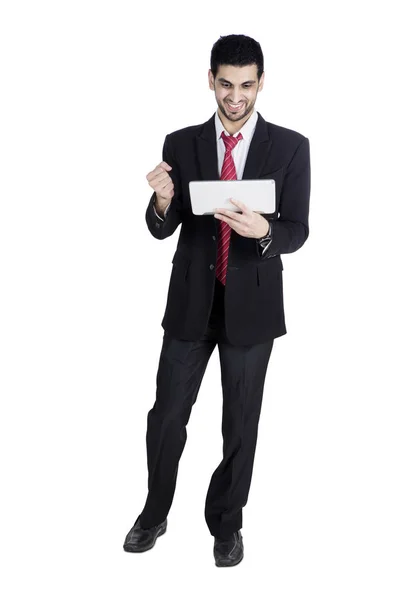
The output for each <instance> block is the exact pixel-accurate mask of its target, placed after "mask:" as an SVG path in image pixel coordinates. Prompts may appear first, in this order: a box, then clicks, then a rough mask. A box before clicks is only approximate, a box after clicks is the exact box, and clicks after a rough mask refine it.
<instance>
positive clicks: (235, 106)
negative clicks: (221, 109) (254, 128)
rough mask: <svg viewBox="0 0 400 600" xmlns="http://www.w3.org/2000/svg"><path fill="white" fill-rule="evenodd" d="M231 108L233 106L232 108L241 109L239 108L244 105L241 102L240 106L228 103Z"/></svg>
mask: <svg viewBox="0 0 400 600" xmlns="http://www.w3.org/2000/svg"><path fill="white" fill-rule="evenodd" d="M228 104H229V106H232V108H239V106H242V103H241V102H240V104H231V103H230V102H228Z"/></svg>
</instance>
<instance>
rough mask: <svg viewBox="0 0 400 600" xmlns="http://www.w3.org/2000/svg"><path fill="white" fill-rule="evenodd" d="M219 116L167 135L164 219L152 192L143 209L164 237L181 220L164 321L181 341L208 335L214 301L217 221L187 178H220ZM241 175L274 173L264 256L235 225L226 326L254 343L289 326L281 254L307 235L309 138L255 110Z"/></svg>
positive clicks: (230, 334)
mask: <svg viewBox="0 0 400 600" xmlns="http://www.w3.org/2000/svg"><path fill="white" fill-rule="evenodd" d="M257 112H258V111H257ZM214 119H215V114H213V116H212V117H211V118H210V119H209V120H208V121H206V122H205V123H203V124H201V125H194V126H190V127H185V128H183V129H179V130H178V131H174V132H172V133H170V134H168V135H167V136H166V137H165V141H164V146H163V152H162V157H163V160H165V161H166V162H167V163H168V164H169V165H171V167H172V169H171V171H168V173H169V175H170V177H171V179H172V181H173V183H174V196H173V198H172V201H171V206H170V207H169V210H168V212H167V215H166V218H165V220H164V221H161V220H160V219H158V217H157V215H156V214H155V213H154V208H153V204H154V201H155V197H156V193H155V192H154V193H153V194H152V196H151V198H150V201H149V204H148V206H147V209H146V223H147V226H148V228H149V231H150V233H151V234H152V235H153V236H154V237H155V238H157V239H159V240H162V239H164V238H166V237H168V236H170V235H172V234H173V233H174V231H175V230H176V228H177V227H178V225H181V229H180V234H179V239H178V244H177V248H176V252H175V254H174V256H173V258H172V272H171V279H170V283H169V289H168V296H167V305H166V309H165V313H164V317H163V320H162V323H161V325H162V327H163V328H164V329H165V330H167V331H168V332H169V333H171V335H172V336H173V337H176V338H179V339H184V340H198V339H200V338H201V337H202V336H203V335H204V333H205V331H206V329H207V324H208V319H209V316H210V313H211V308H212V303H213V295H214V285H215V265H216V261H217V241H218V235H219V221H218V220H217V219H216V218H215V217H214V216H213V215H201V216H200V215H194V214H193V213H192V210H191V204H190V196H189V181H192V180H203V179H208V180H210V179H216V180H218V179H220V176H219V172H218V155H217V145H216V132H215V123H214ZM242 178H243V179H262V178H273V179H274V180H275V187H276V199H277V202H276V204H277V210H276V212H275V213H272V214H268V215H263V217H264V218H266V219H268V220H271V221H272V222H273V236H272V238H273V239H272V242H271V244H270V246H269V248H268V250H266V252H265V254H264V255H263V256H260V251H259V244H258V242H257V240H256V239H255V238H247V237H244V236H241V235H239V234H238V233H236V231H234V230H233V229H232V231H231V240H230V247H229V255H228V270H227V277H226V286H225V326H226V335H227V338H228V340H229V341H230V342H231V343H232V344H234V345H247V344H257V343H260V342H263V341H266V340H269V339H272V338H276V337H279V336H281V335H284V334H285V333H287V331H286V325H285V315H284V305H283V289H282V288H283V286H282V270H283V265H282V260H281V256H280V255H281V254H285V253H290V252H295V251H296V250H298V249H299V248H301V246H302V245H303V244H304V242H305V241H306V239H307V237H308V234H309V227H308V212H309V201H310V178H311V173H310V145H309V140H308V138H307V137H305V136H304V135H302V134H301V133H298V132H297V131H293V130H291V129H287V128H285V127H281V126H279V125H275V124H273V123H269V122H267V121H265V120H264V119H263V118H262V116H261V114H260V113H258V120H257V124H256V128H255V131H254V135H253V138H252V140H251V143H250V147H249V151H248V155H247V160H246V164H245V168H244V172H243V177H242Z"/></svg>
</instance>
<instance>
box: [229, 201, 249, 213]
mask: <svg viewBox="0 0 400 600" xmlns="http://www.w3.org/2000/svg"><path fill="white" fill-rule="evenodd" d="M230 201H231V202H232V204H234V205H235V206H237V207H238V208H240V209H241V210H242V211H243V213H249V212H252V211H251V209H250V208H249V207H248V206H247V204H245V203H244V202H241V201H240V200H234V199H233V198H230Z"/></svg>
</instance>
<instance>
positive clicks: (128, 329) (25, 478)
mask: <svg viewBox="0 0 400 600" xmlns="http://www.w3.org/2000/svg"><path fill="white" fill-rule="evenodd" d="M394 8H395V2H391V3H390V2H384V1H382V2H379V3H378V2H377V3H375V4H374V3H368V2H350V1H346V2H342V3H340V2H339V3H338V2H336V3H331V4H330V5H329V4H327V3H323V2H320V3H317V2H297V3H295V2H291V3H290V2H286V3H280V4H279V3H277V2H265V1H263V2H254V3H247V4H246V3H243V2H229V3H225V2H223V3H220V4H217V3H216V2H205V1H203V2H201V3H200V4H197V5H195V4H193V5H189V4H185V3H178V2H172V1H170V2H165V3H159V4H157V3H156V4H154V3H146V4H145V5H144V6H142V7H141V8H140V10H139V6H138V5H135V4H134V3H133V2H127V1H125V2H122V1H121V2H118V1H115V0H114V1H113V2H105V1H103V2H99V1H98V2H90V1H83V0H80V1H79V2H76V1H69V2H56V1H53V2H43V1H37V2H18V1H13V2H3V3H2V5H1V13H0V53H1V57H0V58H1V73H0V85H1V94H0V102H1V111H0V118H1V133H0V144H1V157H0V158H1V164H0V170H1V177H0V185H1V190H0V191H1V215H0V216H1V218H0V234H1V235H0V261H1V265H0V266H1V271H0V284H1V295H0V302H1V307H0V318H1V331H0V343H1V425H0V427H1V431H0V439H1V457H2V461H1V463H2V464H1V485H2V489H3V491H2V494H1V504H2V506H1V511H0V515H1V533H0V544H1V552H2V557H1V569H2V572H3V575H2V580H1V584H0V585H1V587H2V588H4V590H3V591H2V596H3V597H4V598H7V600H13V599H17V598H18V599H22V598H24V599H25V598H27V597H35V598H36V597H37V598H41V599H43V600H44V599H50V598H51V599H54V598H57V600H63V599H64V598H65V599H68V600H70V599H71V598H77V599H85V600H86V599H88V598H97V599H99V600H100V599H103V598H104V599H106V598H107V599H111V598H112V599H113V600H114V599H115V600H116V599H121V600H122V599H123V600H125V599H126V598H139V597H144V596H146V597H151V598H153V597H154V598H158V597H165V595H167V596H171V597H174V598H185V599H186V598H188V597H192V596H194V597H204V596H205V595H206V596H207V597H209V598H222V597H224V598H232V597H235V598H239V597H243V596H244V594H246V595H248V596H250V597H251V598H254V599H258V598H270V599H271V600H281V599H282V600H283V599H285V600H286V599H287V600H295V599H298V598H303V597H304V598H307V600H314V599H315V600H321V599H324V600H331V599H332V600H337V599H338V598H341V599H346V600H347V599H349V600H350V599H351V600H353V599H354V598H363V599H365V598H368V599H370V598H371V599H375V598H376V599H378V598H379V599H380V598H385V600H392V599H393V600H394V599H396V600H398V598H399V594H400V583H399V577H398V575H399V571H398V570H399V559H400V556H399V554H400V548H399V535H400V518H399V508H398V507H399V506H400V491H399V455H400V448H399V445H400V443H399V413H400V410H399V385H398V369H399V350H398V348H399V343H398V342H399V319H398V306H399V300H400V298H399V294H398V291H397V289H396V285H397V283H398V273H399V266H398V263H399V235H400V234H399V231H400V229H399V216H400V215H399V208H398V207H399V186H398V177H397V174H398V169H399V166H398V165H399V117H398V106H399V105H400V101H399V96H398V93H397V90H396V83H397V82H398V62H397V61H395V53H396V51H397V52H398V50H399V48H396V46H395V44H396V38H397V37H398V31H397V24H396V21H395V19H394ZM230 33H244V34H246V35H249V36H251V37H253V38H255V39H256V40H257V41H259V42H260V44H261V47H262V49H263V53H264V60H265V85H264V89H263V91H262V92H260V93H259V96H258V99H257V102H256V109H257V110H258V111H259V112H260V113H261V114H262V116H263V117H264V119H266V120H267V121H270V122H272V123H275V124H278V125H282V126H284V127H288V128H290V129H294V130H296V131H299V132H300V133H302V134H303V135H305V136H307V137H308V138H309V140H310V150H311V172H312V183H311V202H310V236H309V239H308V240H307V242H306V244H305V245H304V246H303V247H302V248H301V249H300V251H298V252H296V253H294V254H291V255H282V260H283V264H284V272H283V278H284V298H285V314H286V325H287V330H288V333H287V335H285V336H283V337H281V338H278V339H277V340H276V341H275V344H274V348H273V351H272V355H271V360H270V363H269V367H268V372H267V378H266V383H265V390H264V400H263V409H262V413H261V419H260V425H259V436H258V446H257V452H256V458H255V465H254V472H253V480H252V486H251V490H250V496H249V500H248V503H247V505H246V507H245V508H244V511H243V529H242V534H243V540H244V548H245V556H244V560H243V562H242V563H241V564H240V565H238V566H237V567H235V568H233V569H218V568H217V567H216V566H215V565H214V559H213V541H214V540H213V538H212V537H211V535H210V533H209V531H208V528H207V525H206V522H205V519H204V515H203V512H204V501H205V496H206V491H207V488H208V484H209V481H210V477H211V475H212V473H213V471H214V469H215V468H216V467H217V465H218V463H219V461H220V460H221V458H222V436H221V424H220V422H221V406H222V392H221V386H220V370H219V357H218V349H217V348H216V349H215V351H214V354H213V355H212V357H211V360H210V363H209V366H208V369H207V371H206V374H205V377H204V380H203V384H202V386H201V389H200V393H199V396H198V399H197V403H196V405H195V406H194V408H193V411H192V415H191V418H190V421H189V425H188V440H187V445H186V448H185V450H184V453H183V455H182V459H181V462H180V466H179V474H178V483H177V488H176V492H175V497H174V502H173V505H172V508H171V511H170V513H169V521H168V531H167V533H166V535H165V536H163V537H161V538H160V539H159V540H158V541H157V543H156V546H155V547H154V548H153V549H152V550H151V551H148V552H145V553H143V554H128V553H125V552H124V551H123V549H122V544H123V541H124V539H125V535H126V533H127V532H128V530H129V529H130V527H131V526H132V525H133V523H134V520H135V519H136V517H137V515H138V514H139V512H140V510H141V509H142V507H143V504H144V501H145V498H146V492H147V466H146V448H145V432H146V418H147V412H148V411H149V410H150V408H151V407H152V405H153V402H154V400H155V378H156V371H157V367H158V360H159V352H160V349H161V342H162V334H163V330H162V328H161V319H162V316H163V313H164V309H165V302H166V295H167V288H168V282H169V277H170V272H171V266H172V265H171V259H172V255H173V253H174V251H175V247H176V243H177V239H178V235H179V230H180V229H178V231H176V232H175V233H174V235H173V236H172V237H170V238H168V239H166V240H163V241H160V240H156V239H155V238H154V237H152V236H151V234H150V233H149V231H148V229H147V225H146V223H145V218H144V215H145V210H146V207H147V204H148V201H149V199H150V196H151V193H152V190H151V188H150V187H149V184H148V182H147V180H146V174H147V173H148V172H149V171H150V170H152V169H153V168H154V167H155V165H156V164H157V163H158V162H160V161H161V159H162V158H161V149H162V143H163V140H164V138H165V135H166V134H167V133H170V132H172V131H174V130H176V129H180V128H183V127H186V126H189V125H195V124H200V123H203V122H204V121H206V120H208V119H209V118H210V117H211V116H212V115H213V113H214V112H215V110H216V103H215V97H214V92H212V91H210V90H209V88H208V80H207V72H208V69H209V66H210V63H209V60H210V52H211V47H212V45H213V43H214V42H215V41H216V40H217V39H218V38H219V36H220V35H227V34H230Z"/></svg>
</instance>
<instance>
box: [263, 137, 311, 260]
mask: <svg viewBox="0 0 400 600" xmlns="http://www.w3.org/2000/svg"><path fill="white" fill-rule="evenodd" d="M310 191H311V168H310V142H309V139H308V138H306V137H305V138H304V139H303V140H302V141H301V142H300V144H299V145H298V146H297V148H296V150H295V152H294V154H293V156H292V159H291V161H290V163H289V165H288V168H287V171H286V175H285V178H284V181H283V187H282V192H281V201H280V206H279V218H277V219H275V220H274V221H272V223H273V232H274V233H273V237H272V241H271V243H270V245H269V246H268V249H267V250H266V251H265V252H264V253H263V255H262V260H267V259H268V258H271V257H272V256H276V255H277V254H288V253H290V252H295V251H296V250H298V249H299V248H301V246H302V245H303V244H304V242H305V241H306V239H307V238H308V234H309V227H308V213H309V206H310Z"/></svg>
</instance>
